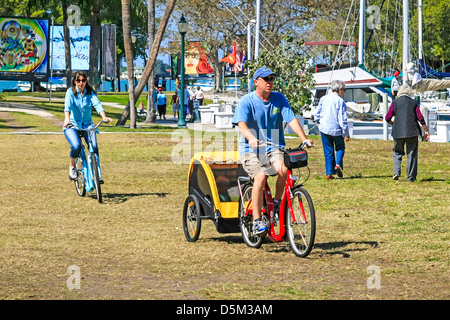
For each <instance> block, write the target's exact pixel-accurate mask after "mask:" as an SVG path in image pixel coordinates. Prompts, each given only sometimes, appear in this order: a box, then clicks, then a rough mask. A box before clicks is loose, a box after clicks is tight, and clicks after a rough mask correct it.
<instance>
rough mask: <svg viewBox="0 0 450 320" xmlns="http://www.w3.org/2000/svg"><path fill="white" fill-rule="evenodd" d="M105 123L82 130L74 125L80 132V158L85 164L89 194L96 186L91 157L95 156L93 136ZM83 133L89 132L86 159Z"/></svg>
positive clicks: (98, 160) (86, 186)
mask: <svg viewBox="0 0 450 320" xmlns="http://www.w3.org/2000/svg"><path fill="white" fill-rule="evenodd" d="M102 123H103V121H101V122H100V123H99V124H98V125H96V126H95V127H94V126H90V127H89V128H88V129H81V128H80V127H78V126H76V125H72V127H73V128H75V129H77V130H79V131H80V140H81V141H80V142H81V145H82V146H81V152H80V158H81V160H82V162H83V174H84V188H85V189H86V191H87V192H92V191H94V189H95V185H94V174H93V170H92V161H91V156H92V155H93V154H95V152H94V147H93V145H92V141H91V134H96V133H95V130H97V128H98V126H100V124H102ZM82 132H87V147H88V152H89V153H88V157H86V152H85V148H86V146H85V144H84V143H83V140H84V139H83V137H82ZM95 156H96V157H97V163H98V171H99V175H100V176H101V169H100V159H99V157H98V156H97V154H95Z"/></svg>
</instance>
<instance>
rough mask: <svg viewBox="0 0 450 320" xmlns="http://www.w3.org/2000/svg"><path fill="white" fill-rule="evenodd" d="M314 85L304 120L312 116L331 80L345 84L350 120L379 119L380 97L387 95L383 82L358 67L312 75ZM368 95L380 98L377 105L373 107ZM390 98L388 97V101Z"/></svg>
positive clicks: (380, 114)
mask: <svg viewBox="0 0 450 320" xmlns="http://www.w3.org/2000/svg"><path fill="white" fill-rule="evenodd" d="M313 77H314V81H315V83H316V85H315V86H314V88H312V89H311V90H310V91H311V93H312V94H313V97H314V101H313V104H312V106H311V110H310V111H305V112H303V116H304V117H305V118H311V115H312V114H314V112H315V109H316V107H317V104H318V102H319V100H320V98H321V97H322V96H324V95H326V94H327V90H328V89H329V85H330V83H331V82H332V81H333V80H342V81H344V82H345V87H346V89H347V91H346V92H345V95H344V100H345V103H346V105H347V113H348V116H349V117H350V118H364V119H381V118H382V116H383V115H382V113H380V112H379V111H380V108H379V103H381V102H382V101H381V100H382V99H381V95H382V94H383V93H388V92H387V91H386V90H385V89H384V88H383V87H382V85H383V82H382V81H381V80H380V79H378V78H376V77H375V76H373V75H371V74H370V73H369V72H367V71H365V70H364V69H362V68H361V67H359V66H354V67H350V68H341V69H336V70H328V71H323V72H320V70H319V71H318V72H316V73H314V74H313ZM370 94H378V95H379V96H380V98H379V100H378V105H376V106H375V105H374V103H372V102H371V101H370ZM390 100H391V98H390V97H389V95H388V101H390Z"/></svg>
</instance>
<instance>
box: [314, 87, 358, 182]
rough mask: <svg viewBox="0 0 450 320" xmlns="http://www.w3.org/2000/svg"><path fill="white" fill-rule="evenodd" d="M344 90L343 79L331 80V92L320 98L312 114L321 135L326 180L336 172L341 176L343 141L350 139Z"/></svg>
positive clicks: (343, 151)
mask: <svg viewBox="0 0 450 320" xmlns="http://www.w3.org/2000/svg"><path fill="white" fill-rule="evenodd" d="M345 90H346V89H345V82H344V81H342V80H333V81H332V82H331V93H330V94H328V95H326V96H323V97H322V98H321V99H320V101H319V105H318V107H317V111H316V113H315V114H314V120H315V121H316V123H317V124H318V125H319V130H320V135H321V137H322V145H323V153H324V155H325V173H326V175H327V179H328V180H330V179H333V178H334V174H336V173H337V175H338V177H339V178H342V177H343V172H342V170H343V169H344V154H345V142H346V141H349V139H350V136H349V131H348V123H347V106H346V105H345V101H344V99H343V98H344V94H345ZM344 139H345V141H344ZM335 152H336V154H335Z"/></svg>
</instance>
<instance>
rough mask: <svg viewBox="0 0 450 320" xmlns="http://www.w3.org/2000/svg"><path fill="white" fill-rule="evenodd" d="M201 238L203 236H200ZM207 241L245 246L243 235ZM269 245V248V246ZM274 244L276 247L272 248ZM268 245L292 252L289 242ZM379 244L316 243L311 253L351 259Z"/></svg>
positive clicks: (352, 242) (269, 249)
mask: <svg viewBox="0 0 450 320" xmlns="http://www.w3.org/2000/svg"><path fill="white" fill-rule="evenodd" d="M200 237H201V235H200ZM203 240H206V241H220V242H226V243H228V244H240V245H245V242H244V240H243V239H242V236H241V235H226V236H222V237H220V236H219V237H214V238H208V239H203ZM267 244H268V246H267ZM270 244H274V246H272V247H271V246H270ZM264 245H266V247H265V249H266V250H267V251H269V252H275V253H277V252H290V251H291V248H290V246H289V242H287V241H283V242H273V241H271V240H270V239H269V238H268V237H266V238H265V239H264V242H263V247H264ZM378 245H379V243H378V242H377V241H339V242H329V243H316V244H314V247H313V249H312V251H311V254H310V255H314V254H318V255H320V256H324V255H329V256H333V255H342V257H343V258H349V257H350V254H351V253H353V252H361V251H366V250H369V249H370V248H377V247H378Z"/></svg>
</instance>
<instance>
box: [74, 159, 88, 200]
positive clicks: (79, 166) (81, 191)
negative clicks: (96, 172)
mask: <svg viewBox="0 0 450 320" xmlns="http://www.w3.org/2000/svg"><path fill="white" fill-rule="evenodd" d="M75 161H76V163H75V169H76V170H77V179H76V180H75V189H76V190H77V194H78V195H79V196H80V197H84V196H85V195H86V188H85V187H84V181H85V180H84V179H85V178H84V171H83V160H81V158H77V159H76V160H75Z"/></svg>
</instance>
